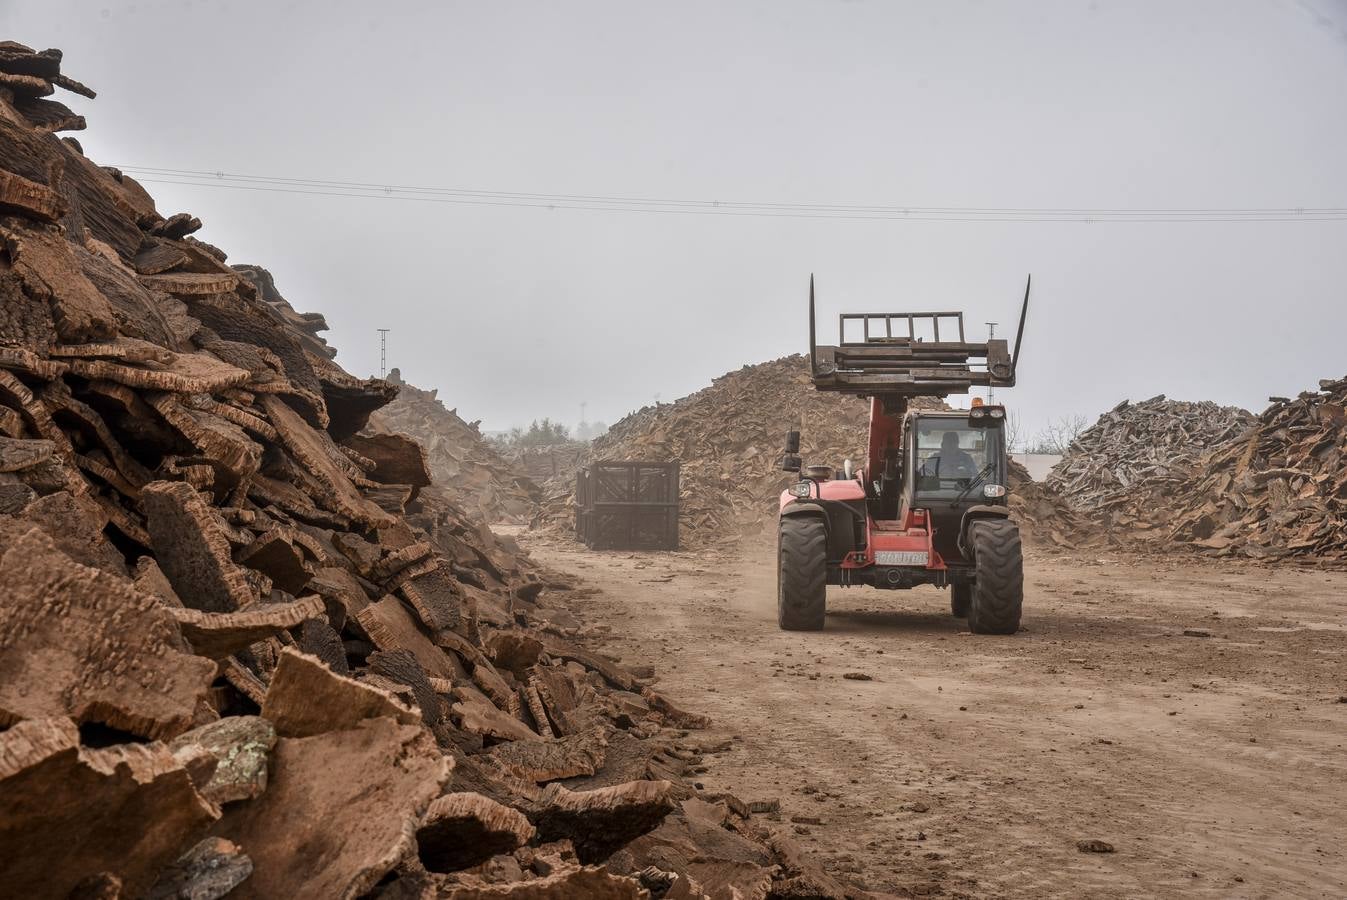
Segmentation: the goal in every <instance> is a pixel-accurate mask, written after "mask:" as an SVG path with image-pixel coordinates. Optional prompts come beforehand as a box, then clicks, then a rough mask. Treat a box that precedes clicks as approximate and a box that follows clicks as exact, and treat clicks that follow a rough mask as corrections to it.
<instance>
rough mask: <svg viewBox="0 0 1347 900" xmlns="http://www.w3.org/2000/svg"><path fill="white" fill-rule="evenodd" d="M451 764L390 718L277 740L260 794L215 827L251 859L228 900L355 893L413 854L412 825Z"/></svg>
mask: <svg viewBox="0 0 1347 900" xmlns="http://www.w3.org/2000/svg"><path fill="white" fill-rule="evenodd" d="M451 767H452V761H451V760H450V759H449V758H446V757H444V756H441V755H440V752H439V749H438V748H437V747H436V746H435V742H434V740H433V738H431V736H430V734H429V732H427V731H425V730H424V729H422V728H420V727H413V726H408V725H399V724H398V723H397V722H395V721H394V720H393V719H389V718H379V719H372V720H369V721H366V722H362V723H360V725H359V726H358V727H356V728H352V729H348V730H345V731H334V732H329V733H326V734H319V735H315V736H313V737H305V738H283V739H282V740H281V741H279V742H278V743H277V744H276V748H275V750H273V751H272V765H271V780H270V784H268V785H267V790H266V793H264V794H263V795H262V796H261V797H258V798H257V799H256V800H251V801H249V802H247V803H240V804H238V805H236V806H232V807H230V808H229V809H227V810H226V811H225V814H224V817H223V818H222V819H221V820H220V821H219V822H218V823H217V824H216V826H215V828H214V833H215V834H217V835H219V836H220V837H224V838H227V839H229V840H231V841H233V842H234V843H236V844H238V845H239V846H240V847H243V848H245V849H246V851H247V853H248V855H249V856H250V857H252V860H253V874H252V876H251V877H250V878H248V880H246V881H244V882H243V883H242V884H240V885H239V886H238V887H237V888H235V889H234V891H233V893H231V894H230V895H229V896H230V900H251V898H258V900H275V898H278V897H281V898H284V897H295V898H298V897H324V898H327V897H331V898H354V897H358V896H360V895H361V894H364V893H365V892H366V891H368V890H370V889H371V888H372V887H374V885H375V884H376V883H378V881H379V879H381V878H382V877H383V876H384V875H385V874H387V873H388V871H389V870H391V869H392V868H393V866H394V865H396V864H397V862H398V861H399V860H400V859H402V858H403V857H404V856H406V855H407V854H409V853H411V852H414V840H415V838H414V834H415V831H414V829H415V827H416V824H417V822H419V821H420V818H421V815H422V814H423V813H424V811H425V809H426V807H427V806H428V805H429V804H430V801H431V800H432V799H434V798H435V797H436V796H437V795H438V794H439V793H440V790H441V788H442V786H443V784H444V783H445V781H446V780H447V779H448V777H449V772H450V769H451ZM334 823H340V825H339V827H334Z"/></svg>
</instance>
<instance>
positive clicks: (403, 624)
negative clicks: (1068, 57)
mask: <svg viewBox="0 0 1347 900" xmlns="http://www.w3.org/2000/svg"><path fill="white" fill-rule="evenodd" d="M355 618H356V620H357V621H358V622H359V623H360V627H362V628H364V629H365V633H366V634H368V635H369V637H370V640H372V641H373V642H374V646H376V647H378V648H379V649H380V650H410V651H411V652H412V655H414V656H415V657H416V661H417V662H419V663H420V664H421V668H422V669H424V670H425V672H426V674H427V675H428V676H430V677H431V678H447V679H448V680H450V681H452V682H454V683H455V684H458V683H460V682H462V681H466V680H467V677H468V676H467V672H465V671H464V669H463V667H462V666H460V665H458V664H457V660H455V659H454V658H452V657H451V656H450V655H449V654H447V653H445V652H444V651H443V650H441V649H440V648H439V647H437V646H436V645H435V642H434V641H432V640H431V639H430V637H429V636H428V635H427V634H426V633H425V632H424V631H422V630H421V628H420V626H419V625H418V624H417V622H416V620H415V619H414V618H412V614H411V613H410V612H409V611H408V610H407V607H406V606H404V605H403V604H402V602H401V601H400V600H398V598H396V597H392V596H389V597H384V598H383V599H382V600H380V601H379V602H378V603H371V604H369V605H368V606H366V607H365V608H364V609H362V610H360V611H359V612H357V613H356V615H355Z"/></svg>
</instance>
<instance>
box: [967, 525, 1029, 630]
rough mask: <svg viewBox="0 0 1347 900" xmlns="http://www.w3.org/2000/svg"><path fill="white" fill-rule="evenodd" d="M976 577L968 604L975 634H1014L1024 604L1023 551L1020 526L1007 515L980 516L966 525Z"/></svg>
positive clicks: (969, 626)
mask: <svg viewBox="0 0 1347 900" xmlns="http://www.w3.org/2000/svg"><path fill="white" fill-rule="evenodd" d="M968 543H969V544H970V545H971V546H972V550H973V565H974V569H975V572H976V574H977V581H976V583H975V584H974V585H973V602H972V604H971V605H970V606H969V608H968V630H969V631H972V632H973V633H974V634H1014V633H1015V632H1016V631H1019V629H1020V612H1021V610H1022V608H1023V606H1024V551H1023V547H1022V546H1021V543H1020V529H1019V527H1018V526H1017V525H1016V524H1015V523H1014V522H1012V521H1010V520H1009V519H980V520H978V521H976V522H973V523H971V524H970V525H969V526H968Z"/></svg>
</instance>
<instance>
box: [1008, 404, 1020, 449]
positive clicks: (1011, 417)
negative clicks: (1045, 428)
mask: <svg viewBox="0 0 1347 900" xmlns="http://www.w3.org/2000/svg"><path fill="white" fill-rule="evenodd" d="M1005 432H1006V451H1007V452H1009V453H1019V452H1020V443H1021V442H1022V441H1023V440H1024V429H1023V427H1022V425H1021V423H1020V414H1019V413H1017V412H1010V413H1006V424H1005Z"/></svg>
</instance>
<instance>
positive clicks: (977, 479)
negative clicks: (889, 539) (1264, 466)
mask: <svg viewBox="0 0 1347 900" xmlns="http://www.w3.org/2000/svg"><path fill="white" fill-rule="evenodd" d="M1004 421H1005V409H1004V408H1003V407H999V406H993V407H988V406H977V407H974V408H973V409H972V410H971V411H968V412H963V411H959V412H921V413H909V414H908V416H907V422H906V423H905V427H904V431H905V432H906V433H907V446H906V453H905V454H904V455H905V456H906V458H907V459H906V465H905V466H904V473H903V475H904V477H903V485H902V495H901V497H900V498H899V501H898V515H897V516H896V518H897V519H898V520H899V521H902V520H903V519H904V518H905V517H906V516H907V514H908V513H909V512H910V511H911V510H914V509H919V510H924V511H925V513H926V515H927V517H928V519H929V521H930V524H931V530H932V535H933V536H932V545H933V546H934V548H935V551H936V553H938V554H939V555H940V557H941V559H943V560H945V562H946V564H947V565H948V564H951V563H955V564H962V563H965V562H967V561H966V560H965V559H964V558H963V552H962V551H961V550H960V548H959V546H958V535H959V527H960V525H961V523H962V520H963V516H964V515H965V514H966V513H967V512H968V510H970V509H972V508H973V507H976V506H986V505H994V506H1005V503H1006V447H1005V430H1004V428H1002V424H1003V423H1004Z"/></svg>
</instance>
